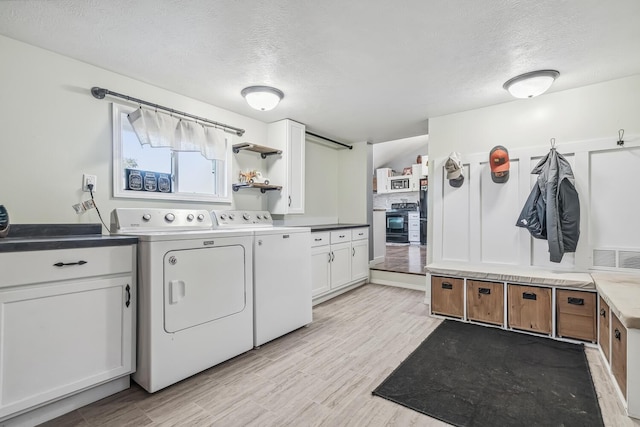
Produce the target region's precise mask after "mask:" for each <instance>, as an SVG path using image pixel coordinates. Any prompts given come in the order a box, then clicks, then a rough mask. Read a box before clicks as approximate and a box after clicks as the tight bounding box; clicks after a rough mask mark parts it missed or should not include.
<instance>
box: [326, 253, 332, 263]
mask: <svg viewBox="0 0 640 427" xmlns="http://www.w3.org/2000/svg"><path fill="white" fill-rule="evenodd" d="M327 255H329V260H328V261H327V262H331V252H328V253H327Z"/></svg>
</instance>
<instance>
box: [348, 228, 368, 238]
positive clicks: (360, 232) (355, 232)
mask: <svg viewBox="0 0 640 427" xmlns="http://www.w3.org/2000/svg"><path fill="white" fill-rule="evenodd" d="M368 238H369V229H368V228H354V229H352V230H351V240H363V239H368Z"/></svg>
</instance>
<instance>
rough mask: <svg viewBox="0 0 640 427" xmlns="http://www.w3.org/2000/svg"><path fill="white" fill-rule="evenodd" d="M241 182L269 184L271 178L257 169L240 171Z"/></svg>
mask: <svg viewBox="0 0 640 427" xmlns="http://www.w3.org/2000/svg"><path fill="white" fill-rule="evenodd" d="M239 178H240V183H241V184H265V185H269V178H267V177H266V176H262V172H260V171H257V170H252V171H246V172H242V171H240V177H239Z"/></svg>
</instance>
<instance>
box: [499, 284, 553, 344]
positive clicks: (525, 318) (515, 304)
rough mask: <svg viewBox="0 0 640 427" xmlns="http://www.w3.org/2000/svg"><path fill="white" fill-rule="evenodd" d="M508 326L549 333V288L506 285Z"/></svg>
mask: <svg viewBox="0 0 640 427" xmlns="http://www.w3.org/2000/svg"><path fill="white" fill-rule="evenodd" d="M507 298H508V300H509V309H508V321H509V327H510V328H514V329H522V330H525V331H532V332H540V333H544V334H551V320H552V319H551V288H541V287H537V286H522V285H512V284H509V285H508V291H507Z"/></svg>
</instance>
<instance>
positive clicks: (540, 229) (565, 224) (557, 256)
mask: <svg viewBox="0 0 640 427" xmlns="http://www.w3.org/2000/svg"><path fill="white" fill-rule="evenodd" d="M531 173H532V174H537V175H538V180H537V182H536V184H535V185H534V186H533V189H532V190H531V193H530V194H529V198H528V199H527V201H526V202H525V205H524V207H523V208H522V212H521V213H520V216H519V217H518V222H516V225H517V226H518V227H524V228H526V229H528V230H529V232H530V233H531V235H532V236H533V237H535V238H536V239H546V240H547V241H548V242H549V254H550V259H551V262H560V261H562V256H563V255H564V254H565V253H566V252H575V251H576V247H577V246H578V238H579V237H580V202H579V200H578V192H577V191H576V187H575V178H574V176H573V171H572V170H571V165H569V162H568V161H567V159H565V158H564V156H562V154H559V153H557V152H556V150H555V148H552V149H551V151H549V154H547V155H546V156H545V157H544V158H543V159H542V160H540V162H538V164H537V165H536V167H534V168H533V170H532V171H531Z"/></svg>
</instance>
